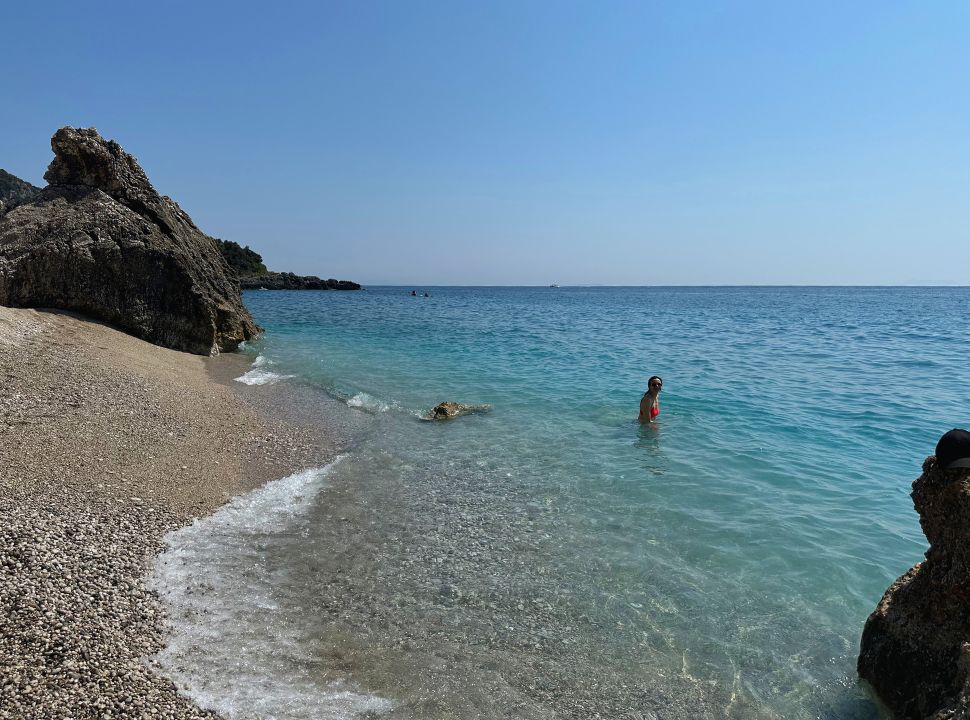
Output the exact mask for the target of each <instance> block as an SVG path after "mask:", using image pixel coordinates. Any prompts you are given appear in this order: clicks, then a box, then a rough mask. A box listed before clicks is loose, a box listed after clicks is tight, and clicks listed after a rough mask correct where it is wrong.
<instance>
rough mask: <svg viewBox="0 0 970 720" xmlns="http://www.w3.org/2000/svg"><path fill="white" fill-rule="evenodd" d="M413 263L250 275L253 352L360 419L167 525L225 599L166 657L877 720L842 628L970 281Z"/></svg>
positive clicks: (340, 695)
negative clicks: (493, 276) (723, 282)
mask: <svg viewBox="0 0 970 720" xmlns="http://www.w3.org/2000/svg"><path fill="white" fill-rule="evenodd" d="M425 290H428V291H429V292H430V294H431V297H430V298H424V297H410V296H409V291H410V288H368V289H367V290H366V291H361V292H357V293H336V292H302V293H301V292H259V291H255V292H247V293H246V294H245V297H244V299H245V302H246V305H247V306H248V307H249V308H250V310H251V311H252V313H253V315H254V316H255V317H256V319H257V321H258V322H259V323H260V324H261V325H263V326H265V328H266V329H267V332H266V335H265V337H264V338H263V339H262V340H260V341H259V342H257V343H255V344H254V345H253V346H252V347H250V348H248V351H249V352H251V353H252V354H253V356H254V360H255V361H256V367H254V368H253V371H252V372H251V373H250V379H251V380H252V379H255V381H256V382H262V381H266V380H269V381H276V382H279V383H287V384H289V385H291V386H296V387H298V388H300V391H301V392H304V393H307V394H311V395H312V394H313V393H319V394H320V397H321V412H322V413H323V412H326V413H329V414H330V415H333V414H334V413H337V414H341V413H342V414H344V415H345V416H346V417H345V418H344V420H345V421H346V422H347V423H348V427H352V428H353V431H352V432H351V433H350V435H351V436H352V440H351V441H350V442H348V444H347V447H346V448H345V453H344V455H343V457H342V458H341V460H340V461H339V462H337V463H336V464H335V465H333V466H331V467H329V468H327V469H325V470H323V471H320V473H319V474H318V475H314V476H313V477H312V478H309V479H307V478H306V477H303V478H302V479H299V480H298V482H297V485H292V482H291V485H292V487H296V488H297V489H296V490H292V488H291V489H290V490H287V491H286V492H282V491H280V492H279V493H278V494H277V495H276V496H274V497H272V498H262V499H259V498H257V499H253V500H251V501H247V502H250V505H246V506H245V507H241V508H237V510H239V515H238V516H235V515H234V516H232V517H227V518H224V522H223V524H222V525H220V526H219V527H218V528H215V527H214V526H200V527H199V528H196V529H195V530H194V531H193V533H194V534H191V535H185V536H180V537H179V538H176V539H175V540H173V552H175V553H176V554H177V553H179V552H190V551H191V548H192V546H193V544H194V546H195V547H201V546H203V545H204V547H205V548H206V551H205V553H204V555H205V559H204V560H203V559H199V558H196V559H194V560H191V561H189V560H185V559H184V558H183V559H182V560H180V561H179V562H181V563H182V565H183V566H184V567H188V568H190V569H193V570H192V571H193V572H198V573H202V575H204V576H205V578H206V580H205V587H206V592H207V593H208V595H207V599H206V604H207V607H208V608H211V610H212V615H211V617H210V618H209V620H207V621H206V622H207V625H206V632H205V633H204V635H205V638H206V640H205V642H202V641H198V638H196V640H197V642H195V641H194V642H195V645H194V646H193V645H192V643H187V644H186V646H187V647H188V646H192V647H194V648H195V649H194V650H186V651H185V653H183V655H182V656H181V657H180V659H179V660H178V662H179V663H181V666H182V667H183V668H188V669H187V670H184V671H183V672H182V674H181V675H180V682H182V683H184V684H185V685H187V686H189V687H190V688H193V689H194V692H195V694H196V696H197V697H205V698H206V702H207V703H208V704H210V705H212V706H213V707H220V708H221V709H222V710H223V711H224V712H227V713H229V714H230V715H231V716H232V717H269V716H270V714H269V711H268V710H265V709H264V710H260V709H259V708H258V707H257V706H256V705H254V704H253V702H252V701H251V700H247V699H245V698H240V697H238V689H234V687H233V682H232V681H230V680H226V679H225V678H231V677H232V676H233V673H236V676H238V675H239V673H241V672H242V669H241V668H245V674H246V677H247V678H248V680H247V682H248V683H250V684H252V685H253V686H256V687H264V688H271V687H272V688H276V689H277V690H278V689H279V688H281V687H283V686H286V688H287V689H286V690H285V692H283V691H280V692H282V693H283V694H282V695H280V696H278V697H275V699H273V700H272V702H271V704H272V705H273V707H274V708H279V707H283V708H284V710H282V711H281V710H276V709H274V710H273V713H274V714H273V715H272V716H275V717H288V718H289V717H292V718H297V717H354V716H362V717H385V716H386V717H400V718H490V717H494V718H533V717H535V718H594V717H604V718H698V717H709V718H785V719H795V718H877V717H879V712H878V710H877V709H876V707H875V706H874V704H873V703H872V702H871V701H870V700H869V699H868V696H867V695H866V693H865V691H864V689H863V688H862V687H860V685H859V684H858V682H857V680H856V674H855V658H856V654H857V649H858V639H859V635H860V632H861V630H862V626H863V623H864V621H865V619H866V617H867V615H868V613H869V612H871V611H872V609H873V608H874V606H875V604H876V602H877V601H878V599H879V597H880V596H881V594H882V592H883V591H884V590H885V588H886V587H887V586H888V585H889V583H890V582H891V581H892V580H893V579H895V578H896V577H897V576H898V575H900V574H902V573H903V572H904V571H905V570H906V569H908V568H909V567H910V566H911V565H912V564H913V563H914V562H916V561H918V560H919V559H921V555H922V552H923V550H924V549H925V540H924V538H923V535H922V533H921V532H920V529H919V524H918V518H917V516H916V514H915V512H914V511H913V509H912V504H911V501H910V499H909V496H908V493H909V489H910V483H911V482H912V480H913V479H915V478H916V477H917V476H918V475H919V473H920V465H921V463H922V461H923V459H924V457H925V456H926V455H928V454H931V453H932V451H933V448H934V446H935V443H936V440H937V439H938V437H939V435H940V434H942V433H943V432H944V431H946V430H948V429H950V428H951V427H958V426H970V369H968V368H970V365H968V363H967V358H968V357H970V336H968V334H967V333H966V331H965V319H966V318H967V317H968V316H970V289H966V288H935V289H920V288H430V289H426V288H420V289H419V294H420V293H421V292H424V291H425ZM653 374H657V375H661V376H662V377H663V379H664V391H663V394H662V395H661V407H662V412H661V415H660V417H659V421H658V422H657V423H656V424H655V425H653V426H647V427H642V426H640V425H639V424H638V423H637V422H636V421H635V419H636V415H637V407H638V402H639V399H640V396H641V394H642V393H643V391H644V390H645V387H646V379H647V377H648V376H650V375H653ZM333 398H336V399H337V400H338V401H339V402H333V401H332V399H333ZM443 400H455V401H459V402H464V403H488V404H490V405H491V406H492V410H491V412H489V413H487V414H483V415H470V416H466V417H463V418H460V419H458V420H454V421H450V422H447V423H432V422H425V421H422V420H421V419H420V417H421V416H422V415H423V413H425V412H426V411H427V410H428V409H429V408H431V407H432V406H433V405H435V404H437V403H438V402H441V401H443ZM291 480H292V479H291ZM280 487H284V486H280ZM286 487H290V486H286ZM287 493H288V494H287ZM294 498H297V499H298V500H299V502H298V505H299V507H298V508H297V509H294V510H293V512H292V513H291V514H289V515H286V514H284V515H283V516H280V517H276V516H275V515H274V516H273V517H274V518H276V519H275V520H274V521H273V522H271V523H261V524H260V523H254V522H252V517H253V516H259V517H260V518H264V517H266V515H267V513H268V512H269V510H267V508H269V507H276V508H277V509H278V508H279V506H280V504H281V503H282V504H284V505H285V504H286V503H290V502H294ZM259 503H263V504H262V505H260V504H259ZM234 512H235V511H234ZM274 512H275V511H274ZM247 513H249V515H247ZM246 518H249V519H248V520H247V519H246ZM232 528H235V529H234V530H233V529H232ZM200 543H201V545H200ZM213 558H215V559H213ZM170 559H171V558H170ZM193 563H195V564H193ZM206 563H207V564H208V565H206ZM200 564H201V565H200ZM241 575H243V576H245V580H244V582H243V583H242V584H241V585H240V584H239V583H238V577H240V576H241ZM185 577H186V576H184V575H179V576H178V578H177V580H171V579H170V580H169V581H168V582H170V584H171V583H175V584H177V582H182V584H183V585H185V584H186V583H185V582H184V581H185ZM233 577H235V578H237V580H236V581H235V583H236V584H235V585H233V584H232V582H230V580H229V578H233ZM164 582H165V581H163V583H162V584H163V586H164ZM254 588H260V589H259V590H258V592H257V591H256V590H254ZM247 593H248V594H249V595H253V594H255V595H254V597H255V599H254V597H248V596H247ZM173 602H177V601H173ZM182 609H183V610H184V608H182ZM206 612H209V610H208V609H207V610H206ZM191 614H192V613H191V612H188V611H186V612H183V613H182V614H181V615H179V613H178V612H174V613H173V616H174V617H175V618H176V621H177V622H182V623H183V625H184V626H185V627H183V628H182V630H183V631H184V632H191V630H190V628H188V626H189V625H191V620H190V619H189V618H190V616H191ZM213 618H218V620H216V619H213ZM220 622H221V623H224V624H225V625H226V627H232V628H233V632H234V633H236V634H237V635H239V636H240V637H244V638H246V640H245V642H243V641H242V640H240V639H239V638H237V639H236V640H234V641H232V643H231V647H230V648H229V649H225V648H223V650H221V651H220V650H218V649H216V646H217V645H218V644H219V636H220V631H219V629H218V628H219V627H220V625H219V623H220ZM223 634H225V633H223ZM281 638H282V640H281ZM240 643H241V644H240ZM243 647H244V648H245V650H241V649H240V648H243ZM200 648H201V649H200ZM192 653H195V654H197V655H198V656H199V658H200V659H199V661H198V662H196V663H195V664H194V665H193V664H192V663H191V662H189V660H188V659H187V658H188V657H189V656H190V655H192ZM220 653H221V654H220ZM219 657H221V658H222V660H219V659H218V658H219ZM171 664H175V661H173V662H172V663H170V665H171ZM223 666H226V667H223ZM192 668H195V669H194V670H193V669H192ZM220 668H222V669H221V670H220ZM220 672H222V673H223V674H224V676H225V678H224V679H223V680H222V681H220V680H218V678H217V676H218V675H219V673H220ZM283 678H289V680H288V684H287V682H284V681H283ZM294 678H299V682H296V680H294ZM206 688H208V690H206ZM267 692H268V691H267ZM207 693H208V694H207ZM233 693H236V694H237V696H234V695H233ZM284 696H285V697H284ZM312 696H316V698H317V699H316V700H313V699H312ZM234 698H235V699H234ZM328 708H329V709H328ZM327 713H330V714H327Z"/></svg>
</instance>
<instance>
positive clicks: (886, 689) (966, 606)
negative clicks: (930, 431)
mask: <svg viewBox="0 0 970 720" xmlns="http://www.w3.org/2000/svg"><path fill="white" fill-rule="evenodd" d="M912 497H913V504H914V505H915V507H916V511H917V512H918V513H919V516H920V525H921V526H922V528H923V532H924V533H925V534H926V537H927V539H928V540H929V542H930V548H929V550H927V552H926V560H925V561H923V562H921V563H919V564H917V565H916V566H915V567H913V568H912V569H911V570H910V571H909V572H907V573H906V574H905V575H903V576H902V577H901V578H899V579H898V580H897V581H896V582H895V583H893V584H892V586H891V587H890V588H889V589H888V590H887V591H886V594H885V595H883V597H882V600H881V601H880V602H879V605H878V606H877V607H876V609H875V611H874V612H873V613H872V615H870V616H869V619H868V620H867V621H866V626H865V630H864V631H863V633H862V643H861V650H860V654H859V662H858V669H859V674H860V675H861V676H862V677H863V678H864V679H865V680H867V681H868V682H869V683H870V684H871V685H872V686H873V688H874V689H875V690H876V692H877V693H878V694H879V696H880V698H881V699H882V700H883V701H884V702H885V703H886V705H888V706H889V708H890V709H891V710H892V711H893V712H894V714H895V715H896V717H898V718H906V719H907V720H908V719H909V718H914V719H915V718H934V719H935V720H951V719H954V720H955V719H956V718H963V717H970V470H967V469H962V470H942V469H940V468H939V467H938V466H937V464H936V458H935V457H929V458H927V460H926V462H924V463H923V474H922V475H921V476H920V477H919V478H918V479H917V480H916V481H915V482H914V483H913V494H912Z"/></svg>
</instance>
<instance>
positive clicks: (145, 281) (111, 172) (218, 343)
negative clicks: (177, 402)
mask: <svg viewBox="0 0 970 720" xmlns="http://www.w3.org/2000/svg"><path fill="white" fill-rule="evenodd" d="M51 147H52V148H53V150H54V154H55V157H54V160H53V162H51V164H50V167H49V168H48V169H47V173H46V174H45V175H44V179H45V180H47V181H48V182H49V183H50V184H49V185H48V186H47V187H46V188H45V189H43V190H41V191H40V192H38V193H37V194H35V195H33V196H31V197H29V198H28V199H27V200H26V201H24V202H21V203H20V204H18V205H14V206H13V207H12V208H11V209H9V210H8V211H7V212H6V213H5V214H2V215H0V305H8V306H13V307H51V308H60V309H66V310H74V311H77V312H80V313H83V314H85V315H89V316H92V317H95V318H98V319H101V320H105V321H107V322H109V323H111V324H113V325H115V326H117V327H119V328H121V329H122V330H125V331H126V332H130V333H131V334H133V335H136V336H138V337H140V338H143V339H145V340H148V341H150V342H153V343H156V344H158V345H164V346H166V347H170V348H175V349H177V350H185V351H188V352H193V353H198V354H204V355H208V354H212V353H217V352H220V351H226V350H233V349H235V348H236V346H238V345H239V343H240V342H242V341H244V340H248V339H250V338H252V337H254V336H255V335H256V334H257V333H258V332H259V328H258V327H257V325H256V323H255V322H253V319H252V317H250V315H249V313H248V312H247V310H246V309H245V307H243V304H242V300H241V299H240V295H239V285H238V283H237V282H236V279H235V276H234V274H233V273H232V271H231V270H230V269H229V266H228V265H227V264H226V261H225V260H224V259H223V257H222V255H221V253H220V252H219V249H218V247H217V246H216V243H215V240H213V239H212V238H211V237H209V236H208V235H205V234H204V233H203V232H202V231H200V230H199V229H198V228H197V227H196V226H195V224H194V223H193V222H192V220H191V218H189V216H188V215H186V214H185V212H183V211H182V209H181V208H180V207H179V206H178V205H177V204H176V203H175V202H174V201H173V200H171V199H170V198H167V197H164V196H161V195H159V194H158V193H157V192H156V191H155V188H153V187H152V185H151V183H150V182H149V181H148V178H147V176H146V175H145V172H144V170H142V168H141V167H140V166H139V164H138V162H137V160H135V158H134V157H132V156H131V155H129V154H128V153H126V152H125V151H124V150H122V148H121V146H120V145H118V143H116V142H114V141H107V140H104V139H103V138H102V137H101V136H100V135H99V134H98V132H97V131H96V130H95V129H93V128H91V129H76V128H69V127H66V128H62V129H60V130H58V131H57V133H55V135H54V137H53V138H52V139H51Z"/></svg>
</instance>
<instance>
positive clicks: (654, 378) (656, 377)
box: [647, 375, 664, 387]
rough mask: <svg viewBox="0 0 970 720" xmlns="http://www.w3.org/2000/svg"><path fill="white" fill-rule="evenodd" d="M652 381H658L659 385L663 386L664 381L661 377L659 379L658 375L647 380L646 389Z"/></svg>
mask: <svg viewBox="0 0 970 720" xmlns="http://www.w3.org/2000/svg"><path fill="white" fill-rule="evenodd" d="M654 380H659V381H660V384H661V385H663V384H664V380H663V378H662V377H660V376H659V375H651V376H650V379H649V380H647V387H650V383H652V382H653V381H654Z"/></svg>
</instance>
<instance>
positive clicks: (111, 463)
mask: <svg viewBox="0 0 970 720" xmlns="http://www.w3.org/2000/svg"><path fill="white" fill-rule="evenodd" d="M249 362H250V361H249V360H248V359H247V358H246V357H245V356H240V355H222V356H217V357H214V358H204V357H200V356H195V355H189V354H186V353H180V352H177V351H173V350H168V349H165V348H161V347H157V346H155V345H151V344H149V343H147V342H145V341H142V340H139V339H137V338H134V337H132V336H129V335H126V334H124V333H122V332H120V331H118V330H115V329H112V328H110V327H108V326H106V325H104V324H101V323H98V322H97V321H92V320H88V319H84V318H81V317H79V316H76V315H73V314H68V313H63V312H58V311H38V310H22V309H10V308H6V307H0V378H2V379H3V383H2V385H3V388H4V392H3V393H2V395H0V468H2V472H0V667H3V668H4V670H5V672H4V673H3V677H2V678H0V718H2V719H6V718H31V717H36V718H57V717H68V716H70V717H86V716H88V717H92V716H93V717H109V716H115V717H117V716H122V717H124V716H141V715H142V713H143V712H151V713H152V716H153V717H160V718H214V717H219V716H218V715H216V714H214V713H212V712H209V711H205V710H202V709H200V708H198V707H196V706H195V705H193V704H192V703H191V701H189V700H188V699H186V698H184V697H183V696H181V695H179V694H178V692H177V691H176V688H175V686H174V684H173V683H172V682H171V681H170V680H168V679H167V678H165V677H163V676H161V675H160V674H158V673H157V672H156V671H155V670H154V669H153V668H152V667H151V666H150V663H149V662H146V658H149V657H151V656H152V655H154V654H155V653H156V652H157V651H158V650H159V649H160V648H161V647H162V646H163V643H164V635H163V632H164V629H163V626H162V623H163V621H164V613H163V611H162V607H161V605H160V602H159V600H158V599H157V598H156V597H155V596H154V595H153V594H152V593H150V592H149V591H148V590H147V589H146V584H145V582H146V579H147V574H148V572H149V571H150V568H151V564H152V563H153V562H154V559H155V558H156V557H157V556H158V554H159V553H161V552H162V551H163V550H164V544H163V541H162V538H163V536H164V535H165V534H166V533H168V532H170V531H172V530H174V529H177V528H180V527H184V526H186V525H188V524H191V523H192V521H193V520H194V519H195V518H197V517H199V516H203V515H208V514H210V513H211V512H213V511H214V510H215V509H216V508H218V507H220V506H221V505H222V504H224V503H225V502H226V501H227V500H228V499H230V498H231V497H234V496H236V495H239V494H241V493H244V492H247V491H249V490H252V489H254V488H256V487H259V486H261V485H263V484H264V483H266V482H268V481H270V480H274V479H278V478H281V477H284V476H286V475H288V474H290V473H292V472H296V471H298V470H301V469H303V468H306V467H310V466H313V465H319V464H322V463H323V462H326V461H328V460H329V459H332V457H333V456H334V455H336V453H337V447H336V446H335V445H334V443H333V441H332V439H331V438H329V437H327V436H326V433H325V431H324V430H322V429H315V428H312V427H311V426H310V424H309V423H302V422H300V419H299V418H300V415H299V413H300V409H299V407H297V408H296V409H295V410H293V411H284V410H283V407H284V405H285V403H283V402H282V401H280V400H279V398H277V397H275V393H274V391H270V390H266V391H262V390H257V391H255V392H254V391H246V392H245V394H244V393H243V392H241V391H240V390H241V388H242V386H241V387H240V388H239V389H237V388H235V387H233V386H232V382H233V378H234V377H238V375H240V374H242V373H243V372H245V368H248V365H249ZM303 411H304V412H309V411H311V409H310V408H305V409H304V410H303ZM318 427H319V426H318Z"/></svg>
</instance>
